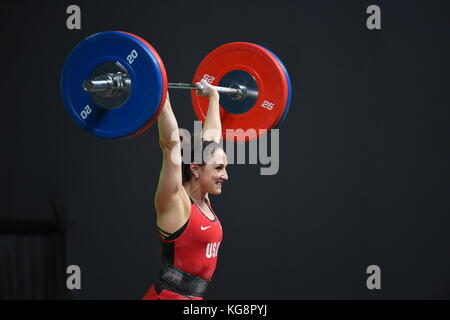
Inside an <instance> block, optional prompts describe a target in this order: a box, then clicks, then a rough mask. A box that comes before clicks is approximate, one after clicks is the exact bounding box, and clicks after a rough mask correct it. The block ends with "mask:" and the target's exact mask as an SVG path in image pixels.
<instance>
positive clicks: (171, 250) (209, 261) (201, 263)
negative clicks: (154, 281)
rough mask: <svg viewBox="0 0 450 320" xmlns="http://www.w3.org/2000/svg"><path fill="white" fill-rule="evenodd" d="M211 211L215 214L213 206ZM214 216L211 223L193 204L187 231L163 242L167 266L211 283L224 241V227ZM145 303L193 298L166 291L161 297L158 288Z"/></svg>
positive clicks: (148, 296) (162, 255)
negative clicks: (221, 244)
mask: <svg viewBox="0 0 450 320" xmlns="http://www.w3.org/2000/svg"><path fill="white" fill-rule="evenodd" d="M206 203H207V204H208V206H209V202H208V201H206ZM209 208H210V209H211V212H213V210H212V208H211V206H209ZM213 214H214V220H210V219H209V218H208V217H207V216H206V215H205V214H203V212H202V211H201V210H200V209H199V207H198V206H197V205H196V204H195V203H193V204H192V206H191V212H190V216H189V220H188V221H187V222H186V224H187V225H186V228H185V229H184V231H183V232H182V233H181V234H180V235H179V236H178V237H177V238H176V239H174V240H163V239H161V259H162V260H163V262H166V263H169V264H172V265H174V266H175V267H177V268H179V269H181V270H183V271H185V272H188V273H190V274H193V275H196V276H198V277H200V278H202V279H204V280H211V278H212V276H213V273H214V270H215V269H216V264H217V253H218V251H219V246H220V242H221V241H222V226H221V225H220V221H219V219H218V218H217V216H216V215H215V213H214V212H213ZM143 299H145V300H165V299H170V300H178V299H189V298H187V297H184V296H182V295H180V294H177V293H174V292H171V291H168V290H166V289H163V290H162V291H161V292H160V293H159V294H158V293H157V292H156V291H155V286H154V285H152V286H151V287H150V289H149V290H148V292H147V293H146V294H145V296H144V298H143ZM193 299H201V298H193Z"/></svg>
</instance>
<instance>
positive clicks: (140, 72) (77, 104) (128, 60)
mask: <svg viewBox="0 0 450 320" xmlns="http://www.w3.org/2000/svg"><path fill="white" fill-rule="evenodd" d="M108 62H113V63H116V62H118V63H119V64H120V65H121V66H123V67H124V68H125V69H126V70H127V72H128V75H129V77H130V79H131V83H132V88H131V92H130V93H129V96H128V98H127V99H126V101H124V103H123V104H122V105H120V106H118V107H117V108H115V109H105V108H102V107H101V106H99V105H97V104H96V103H95V102H94V101H93V99H91V97H90V95H89V94H88V93H87V92H85V91H84V89H83V88H82V83H83V82H84V81H85V80H87V79H89V77H90V76H91V74H92V72H93V70H94V69H96V67H98V66H99V65H102V64H105V63H108ZM164 75H165V69H164V65H163V64H162V62H161V59H160V58H159V56H157V54H156V53H154V52H152V50H150V48H149V47H148V46H147V45H146V44H145V43H143V42H142V41H140V40H139V39H138V38H137V37H135V36H133V35H131V34H127V33H124V32H117V31H107V32H101V33H97V34H94V35H92V36H90V37H88V38H86V39H85V40H83V41H82V42H80V43H79V44H78V45H77V46H76V47H75V49H73V51H72V52H71V54H70V56H69V57H68V58H67V60H66V63H65V65H64V69H63V72H62V75H61V93H62V98H63V101H64V105H65V106H66V108H67V109H68V111H69V114H70V116H71V117H72V118H73V119H74V120H75V122H76V123H77V124H78V125H79V126H80V127H81V128H82V129H84V130H86V131H87V132H90V133H92V134H94V135H96V136H98V137H103V138H124V137H128V136H132V135H134V134H136V132H142V129H143V128H148V127H149V122H151V121H154V120H155V119H156V117H155V115H156V114H157V113H158V111H159V108H160V105H161V103H162V98H163V95H164V92H165V90H166V88H167V80H166V82H165V81H164V77H163V76H164Z"/></svg>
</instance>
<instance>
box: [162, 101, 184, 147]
mask: <svg viewBox="0 0 450 320" xmlns="http://www.w3.org/2000/svg"><path fill="white" fill-rule="evenodd" d="M158 129H159V141H160V145H161V147H162V148H169V149H171V148H173V147H174V146H176V145H177V144H179V143H180V136H179V130H178V123H177V119H176V118H175V114H174V113H173V110H172V106H171V104H170V99H169V95H167V98H166V102H165V103H164V107H163V109H162V110H161V113H160V114H159V117H158Z"/></svg>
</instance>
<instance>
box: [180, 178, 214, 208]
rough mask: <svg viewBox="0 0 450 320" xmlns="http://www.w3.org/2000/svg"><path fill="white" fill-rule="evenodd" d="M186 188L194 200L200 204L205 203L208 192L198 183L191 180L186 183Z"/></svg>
mask: <svg viewBox="0 0 450 320" xmlns="http://www.w3.org/2000/svg"><path fill="white" fill-rule="evenodd" d="M184 189H185V190H186V192H187V194H188V196H189V198H191V199H192V201H194V202H195V203H197V204H198V205H199V206H201V205H203V203H205V199H207V196H208V194H207V193H205V192H202V191H201V189H200V185H199V184H198V183H195V182H191V181H189V182H187V183H185V184H184Z"/></svg>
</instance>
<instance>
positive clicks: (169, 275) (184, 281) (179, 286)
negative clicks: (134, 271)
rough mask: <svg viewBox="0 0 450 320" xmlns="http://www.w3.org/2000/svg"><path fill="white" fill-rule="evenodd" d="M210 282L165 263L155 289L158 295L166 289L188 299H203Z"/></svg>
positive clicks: (162, 265)
mask: <svg viewBox="0 0 450 320" xmlns="http://www.w3.org/2000/svg"><path fill="white" fill-rule="evenodd" d="M209 282H210V281H209V280H204V279H202V278H200V277H198V276H195V275H193V274H190V273H187V272H184V271H183V270H181V269H178V268H177V267H175V266H173V265H171V264H168V263H165V262H163V263H162V264H161V272H160V274H159V277H158V280H157V281H156V284H155V289H156V292H157V293H158V294H159V293H161V291H162V290H163V289H166V290H169V291H172V292H175V293H178V294H181V295H183V296H185V297H188V298H192V297H203V295H204V293H205V291H206V288H207V287H208V284H209Z"/></svg>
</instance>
